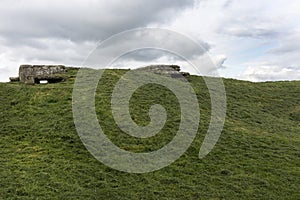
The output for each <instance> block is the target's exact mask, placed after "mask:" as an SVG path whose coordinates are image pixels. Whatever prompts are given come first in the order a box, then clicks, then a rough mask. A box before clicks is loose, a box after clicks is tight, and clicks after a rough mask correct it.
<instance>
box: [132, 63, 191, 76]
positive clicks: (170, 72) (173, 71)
mask: <svg viewBox="0 0 300 200" xmlns="http://www.w3.org/2000/svg"><path fill="white" fill-rule="evenodd" d="M137 70H144V71H149V72H153V73H155V74H161V75H166V76H169V77H172V78H183V77H185V78H188V77H189V76H190V74H189V73H188V72H180V66H178V65H150V66H147V67H142V68H138V69H137Z"/></svg>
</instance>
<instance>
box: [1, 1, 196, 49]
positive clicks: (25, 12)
mask: <svg viewBox="0 0 300 200" xmlns="http://www.w3.org/2000/svg"><path fill="white" fill-rule="evenodd" d="M190 6H193V1H188V0H175V1H174V0H165V1H159V0H154V1H146V0H144V1H143V0H129V1H126V4H125V5H124V2H123V1H121V0H111V1H104V0H99V1H95V0H86V1H81V0H72V1H60V0H42V1H40V0H18V1H13V2H12V1H10V0H4V1H1V4H0V18H1V25H0V35H1V36H2V37H4V38H5V39H6V40H10V41H9V42H10V43H12V42H13V41H16V42H19V41H24V39H32V38H59V39H69V40H71V41H89V40H95V41H98V40H99V39H104V38H105V37H108V36H110V35H113V34H115V33H118V32H121V31H124V30H127V29H131V28H135V27H140V26H146V25H148V24H150V23H153V22H159V23H164V22H167V21H169V20H171V19H172V18H174V17H176V14H177V12H179V11H180V10H183V9H184V8H187V7H190Z"/></svg>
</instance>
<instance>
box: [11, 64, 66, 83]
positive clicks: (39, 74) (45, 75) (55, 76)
mask: <svg viewBox="0 0 300 200" xmlns="http://www.w3.org/2000/svg"><path fill="white" fill-rule="evenodd" d="M66 72H67V67H65V66H63V65H21V66H20V68H19V77H18V78H17V77H11V78H10V80H11V81H12V82H14V81H18V80H19V81H20V82H21V83H25V84H35V83H40V81H47V82H48V83H56V82H60V81H63V80H65V76H64V74H65V73H66Z"/></svg>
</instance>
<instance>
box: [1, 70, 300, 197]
mask: <svg viewBox="0 0 300 200" xmlns="http://www.w3.org/2000/svg"><path fill="white" fill-rule="evenodd" d="M125 72H126V71H125V70H106V72H105V74H104V76H103V77H102V79H101V80H100V82H99V86H98V89H97V95H96V113H97V116H98V119H99V123H100V125H101V126H102V128H103V130H104V132H105V133H106V134H107V136H108V137H109V138H110V139H111V140H112V141H113V142H114V143H115V144H116V145H118V146H119V147H120V148H123V149H125V150H127V151H132V152H148V151H153V150H156V149H159V148H161V147H163V146H164V145H165V144H166V143H168V142H169V141H171V140H172V138H173V137H174V133H176V130H177V129H178V125H179V123H180V113H179V114H178V112H177V111H178V108H179V104H178V101H177V100H176V97H175V95H174V94H172V93H171V92H170V91H169V90H167V89H166V88H164V87H162V86H159V85H145V86H143V87H141V88H140V89H138V90H137V91H136V92H135V93H134V95H133V96H132V99H131V101H130V111H131V114H132V118H133V120H135V121H136V123H137V124H140V125H146V124H147V123H148V122H149V116H148V111H149V107H150V106H151V105H153V104H156V103H159V104H161V105H163V106H164V107H165V108H166V110H167V112H168V120H167V122H166V124H165V126H164V128H163V129H162V130H161V132H160V133H159V134H157V135H156V136H154V137H151V138H149V139H138V138H132V137H130V136H128V135H127V134H125V133H123V132H122V131H121V130H120V129H119V128H118V126H117V125H116V124H115V122H114V120H113V116H112V113H111V109H110V98H111V93H112V90H113V88H114V85H115V84H116V82H117V81H118V80H119V78H120V77H121V76H122V74H124V73H125ZM69 73H70V78H69V79H68V80H67V81H65V82H61V83H56V84H40V85H38V84H36V85H33V86H28V85H23V84H19V83H0V124H1V126H0V154H1V156H0V199H2V198H3V199H254V198H256V199H299V198H300V192H299V186H300V178H299V177H300V159H299V158H300V134H299V133H300V103H299V102H300V81H291V82H266V83H251V82H246V81H238V80H231V79H224V84H225V87H226V93H227V118H226V123H225V127H224V129H223V132H222V135H221V137H220V139H219V141H218V143H217V145H216V146H215V148H214V149H213V151H212V152H211V153H210V154H209V155H208V156H206V157H205V158H203V159H199V158H198V153H199V149H200V146H201V144H202V141H203V139H204V136H205V134H206V131H207V128H208V124H209V120H210V96H209V93H208V90H207V88H206V86H205V83H204V81H203V79H202V78H201V77H198V76H191V77H189V81H190V83H191V84H192V86H193V87H194V90H195V92H196V94H197V97H198V99H199V106H200V110H201V121H200V124H199V130H198V133H197V136H196V139H195V140H194V142H193V144H192V145H191V146H190V148H189V149H188V150H187V151H186V153H185V154H184V155H183V156H181V157H180V158H179V159H178V160H177V161H175V162H174V163H173V164H171V165H170V166H168V167H165V168H163V169H161V170H158V171H155V172H150V173H145V174H129V173H125V172H120V171H117V170H114V169H111V168H109V167H107V166H105V165H103V164H102V163H101V162H99V161H97V160H96V159H95V158H94V157H93V156H92V155H91V154H90V153H89V152H88V151H87V150H86V148H85V147H84V145H83V144H82V142H81V140H80V138H79V136H78V134H77V132H76V129H75V126H74V122H73V114H72V90H73V84H74V79H75V74H76V70H70V72H69Z"/></svg>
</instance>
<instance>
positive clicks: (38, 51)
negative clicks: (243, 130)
mask: <svg viewBox="0 0 300 200" xmlns="http://www.w3.org/2000/svg"><path fill="white" fill-rule="evenodd" d="M299 10H300V1H297V0H264V1H253V0H196V1H192V0H125V1H124V0H123V1H122V0H110V1H105V0H84V1H83V0H70V1H67V0H65V1H61V0H1V1H0V81H8V78H9V77H10V76H17V75H18V68H19V65H21V64H64V65H67V66H81V65H82V63H83V61H84V60H85V58H86V57H87V56H88V55H89V53H90V52H91V51H92V50H93V49H94V48H95V47H96V45H97V43H98V42H99V41H103V40H105V39H107V38H108V37H110V36H112V35H113V34H117V33H119V32H122V31H125V30H128V29H133V28H140V27H160V28H167V29H170V30H174V31H178V32H180V33H183V34H185V35H188V36H189V37H191V38H193V39H194V40H196V41H197V42H198V43H199V44H200V45H201V46H203V48H204V51H206V52H207V53H209V54H210V56H211V58H212V60H213V61H214V63H215V64H216V66H217V67H218V69H219V74H220V75H221V76H225V77H230V78H236V79H244V80H251V81H267V80H300V12H299ZM148 39H150V40H151V38H148ZM154 41H155V40H154ZM133 42H134V41H133ZM173 42H176V41H173ZM125 44H128V45H130V42H128V41H127V42H126V43H124V45H125ZM178 44H179V45H178V46H180V47H181V48H185V49H184V50H185V51H186V52H187V53H189V54H190V55H191V57H193V56H195V55H194V53H195V51H193V49H189V48H188V47H185V46H184V45H183V44H180V41H178ZM127 60H128V66H129V65H130V66H133V65H135V66H140V65H143V64H148V63H159V62H162V63H165V62H171V61H173V62H174V63H172V64H176V62H178V64H181V62H180V61H177V60H176V59H174V58H173V57H172V56H170V55H169V56H168V55H165V54H163V53H162V52H160V53H159V52H157V51H153V50H145V51H140V52H136V53H133V54H132V56H131V57H130V59H127ZM126 64H127V63H126ZM183 68H184V69H185V70H188V71H190V70H191V72H192V73H194V72H193V71H192V69H191V68H189V66H183Z"/></svg>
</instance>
